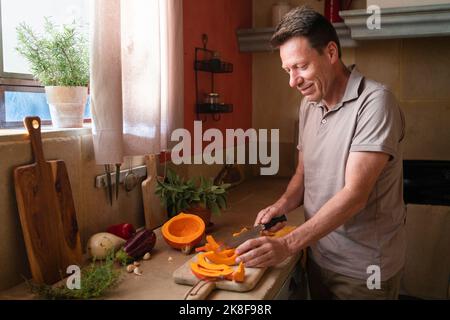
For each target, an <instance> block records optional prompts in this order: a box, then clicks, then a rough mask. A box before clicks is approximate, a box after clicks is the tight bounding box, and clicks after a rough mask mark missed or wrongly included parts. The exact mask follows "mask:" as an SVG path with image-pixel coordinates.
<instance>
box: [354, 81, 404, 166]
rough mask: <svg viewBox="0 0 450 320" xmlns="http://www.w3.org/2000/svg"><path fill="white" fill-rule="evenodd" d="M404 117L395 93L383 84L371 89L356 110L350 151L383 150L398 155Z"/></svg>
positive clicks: (393, 155)
mask: <svg viewBox="0 0 450 320" xmlns="http://www.w3.org/2000/svg"><path fill="white" fill-rule="evenodd" d="M404 131H405V120H404V116H403V113H402V111H401V109H400V107H399V106H398V103H397V101H396V99H395V97H394V95H393V94H392V93H391V92H390V91H389V90H387V89H385V88H382V89H379V90H376V91H373V92H371V93H370V94H369V95H368V96H367V97H366V101H365V103H364V104H363V106H362V107H361V108H360V110H359V113H358V120H357V124H356V130H355V134H354V137H353V140H352V144H351V147H350V152H358V151H359V152H363V151H372V152H384V153H387V154H389V155H390V156H391V158H390V159H391V160H392V159H394V158H396V157H397V156H398V152H399V144H400V142H401V141H402V140H403V137H404Z"/></svg>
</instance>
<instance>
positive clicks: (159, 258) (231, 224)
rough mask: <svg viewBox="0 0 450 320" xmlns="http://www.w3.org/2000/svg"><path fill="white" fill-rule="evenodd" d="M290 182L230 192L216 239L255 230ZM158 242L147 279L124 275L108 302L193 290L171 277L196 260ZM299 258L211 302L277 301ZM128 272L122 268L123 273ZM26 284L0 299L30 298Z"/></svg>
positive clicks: (268, 181)
mask: <svg viewBox="0 0 450 320" xmlns="http://www.w3.org/2000/svg"><path fill="white" fill-rule="evenodd" d="M288 181H289V180H288V179H283V178H255V179H252V180H248V181H245V182H243V183H242V184H240V185H238V186H236V187H235V188H233V189H231V190H230V194H229V197H228V209H227V210H225V211H223V212H222V215H221V216H213V217H212V222H213V223H214V226H212V227H211V228H210V229H208V230H207V233H209V234H212V235H213V236H214V237H215V238H216V239H220V238H221V237H225V236H228V235H230V234H232V233H233V232H237V231H240V230H241V228H242V227H244V226H251V225H253V222H254V219H255V217H256V214H257V213H258V211H259V210H260V209H262V208H264V207H266V206H268V205H270V204H272V203H273V202H274V201H276V200H277V199H278V198H279V197H280V196H281V194H282V193H283V192H284V190H285V188H286V186H287V183H288ZM303 221H304V218H303V211H302V210H301V209H300V208H299V209H297V210H295V211H293V212H291V213H290V214H289V216H288V224H289V225H299V224H301V223H302V222H303ZM155 233H156V236H157V241H156V245H155V248H154V250H153V252H152V258H151V259H150V260H148V261H142V262H141V266H140V268H141V270H142V273H143V275H142V276H139V275H135V274H134V273H131V274H128V273H126V272H125V271H124V272H123V275H122V280H121V282H120V283H119V285H118V286H117V287H116V288H114V289H113V290H111V291H110V292H109V293H108V294H106V295H105V296H104V297H103V298H104V299H131V300H181V299H184V297H185V295H186V293H187V292H188V290H189V289H190V288H191V287H190V286H186V285H179V284H176V283H175V282H174V280H173V278H172V274H173V272H174V271H175V270H176V269H177V268H179V267H180V266H181V265H182V264H184V263H185V262H186V261H187V260H189V259H190V258H191V257H192V255H184V254H182V253H181V252H180V251H178V250H175V249H172V248H171V247H169V246H168V245H167V244H166V242H165V241H164V239H163V238H162V235H161V231H160V229H159V228H158V229H156V230H155ZM299 258H300V255H297V256H294V257H290V258H288V259H286V260H285V261H284V262H282V263H280V264H279V265H277V266H275V267H271V268H268V269H267V270H266V272H265V273H264V275H263V277H262V278H261V279H260V280H259V282H258V283H257V285H256V287H255V288H254V289H253V290H251V291H249V292H231V291H224V290H220V289H216V290H214V291H213V292H212V293H211V294H210V295H209V296H208V299H215V300H271V299H274V298H276V297H277V295H278V293H279V292H280V289H281V288H282V287H283V285H284V283H285V282H286V280H287V279H288V278H289V276H290V275H291V274H292V273H293V272H294V269H295V268H296V267H297V266H298V264H299ZM122 270H124V269H122ZM32 298H33V296H32V295H31V294H29V293H27V289H26V286H25V284H21V285H19V286H16V287H14V288H12V289H9V290H6V291H4V292H3V293H1V294H0V299H32Z"/></svg>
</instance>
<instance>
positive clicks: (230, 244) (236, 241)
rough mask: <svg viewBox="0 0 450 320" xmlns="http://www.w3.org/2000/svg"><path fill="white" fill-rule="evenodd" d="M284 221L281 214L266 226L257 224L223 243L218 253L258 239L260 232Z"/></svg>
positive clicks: (285, 219)
mask: <svg viewBox="0 0 450 320" xmlns="http://www.w3.org/2000/svg"><path fill="white" fill-rule="evenodd" d="M284 221H287V218H286V216H285V215H284V214H283V215H282V216H279V217H275V218H272V220H270V221H269V222H268V223H266V224H259V225H257V226H254V227H252V228H251V229H250V230H248V231H245V232H243V233H241V234H240V235H238V236H236V237H231V238H229V239H227V240H225V241H223V243H222V244H221V245H220V247H219V251H221V250H224V249H227V248H237V247H238V246H240V245H241V244H243V243H244V242H245V241H247V240H249V239H253V238H257V237H259V236H260V233H261V231H263V230H269V229H270V228H272V227H273V226H274V225H276V224H277V223H279V222H284Z"/></svg>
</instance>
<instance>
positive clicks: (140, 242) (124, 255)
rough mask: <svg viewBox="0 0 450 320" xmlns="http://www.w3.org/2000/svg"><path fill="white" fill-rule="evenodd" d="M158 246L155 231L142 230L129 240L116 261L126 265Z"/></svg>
mask: <svg viewBox="0 0 450 320" xmlns="http://www.w3.org/2000/svg"><path fill="white" fill-rule="evenodd" d="M155 244H156V235H155V233H154V232H153V230H149V229H142V230H140V231H138V232H137V233H135V234H134V235H133V237H131V238H130V239H128V240H127V242H126V243H125V245H124V246H123V248H122V249H120V250H119V251H118V252H117V253H116V259H117V260H118V261H119V262H120V263H121V264H122V265H126V264H128V263H131V262H133V261H135V260H138V259H139V258H141V257H142V256H143V255H144V254H146V253H147V252H151V251H152V250H153V248H154V247H155Z"/></svg>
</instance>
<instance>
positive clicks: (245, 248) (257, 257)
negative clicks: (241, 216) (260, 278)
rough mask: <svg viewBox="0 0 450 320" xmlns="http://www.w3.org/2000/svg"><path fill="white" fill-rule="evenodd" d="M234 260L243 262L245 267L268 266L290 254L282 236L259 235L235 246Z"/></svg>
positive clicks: (281, 260) (275, 263)
mask: <svg viewBox="0 0 450 320" xmlns="http://www.w3.org/2000/svg"><path fill="white" fill-rule="evenodd" d="M235 252H236V253H237V254H238V257H237V258H236V262H238V263H239V262H241V261H242V262H244V263H245V266H246V267H259V268H261V267H270V266H274V265H277V264H279V263H280V262H283V261H284V260H285V259H286V258H288V257H289V256H290V252H289V249H288V246H287V244H286V241H285V240H284V239H283V238H270V237H259V238H256V239H250V240H247V241H246V242H244V243H243V244H241V245H240V246H239V247H237V248H236V251H235Z"/></svg>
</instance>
